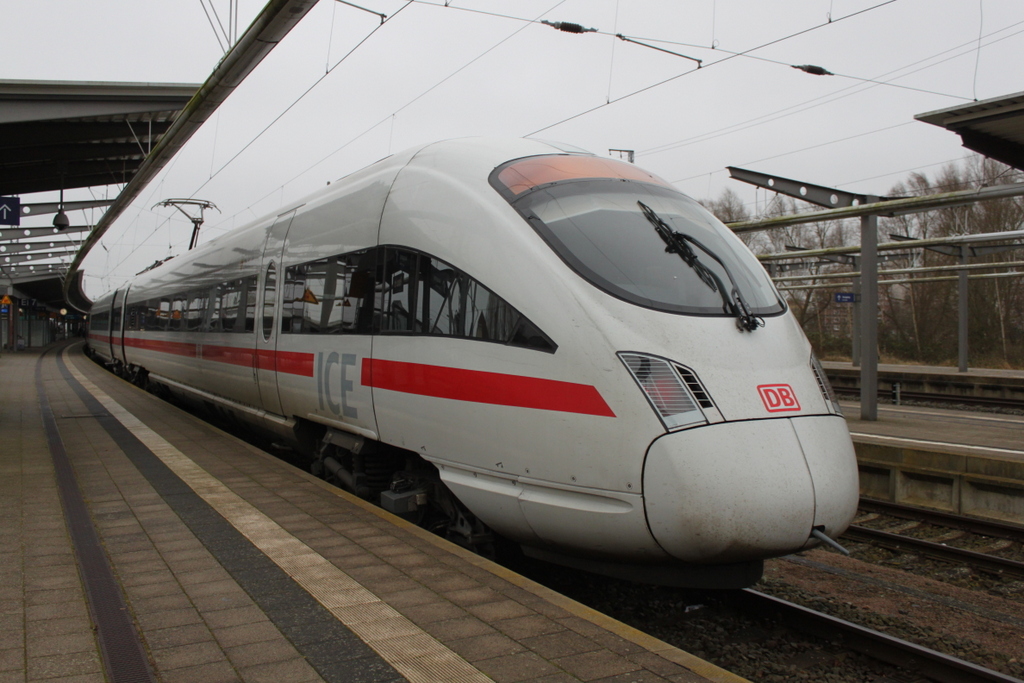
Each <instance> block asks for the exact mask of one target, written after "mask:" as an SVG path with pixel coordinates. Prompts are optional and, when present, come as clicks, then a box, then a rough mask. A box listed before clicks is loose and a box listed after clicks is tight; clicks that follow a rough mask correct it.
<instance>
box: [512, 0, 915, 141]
mask: <svg viewBox="0 0 1024 683" xmlns="http://www.w3.org/2000/svg"><path fill="white" fill-rule="evenodd" d="M896 1H897V0H885V1H884V2H881V3H878V4H877V5H872V6H871V7H866V8H864V9H862V10H858V11H856V12H851V13H850V14H847V15H845V16H842V17H839V18H838V19H833V20H831V21H828V22H825V23H824V24H817V25H815V26H811V27H808V28H805V29H802V30H800V31H797V32H795V33H791V34H789V35H786V36H782V37H780V38H776V39H774V40H770V41H768V42H767V43H762V44H761V45H757V46H755V47H752V48H750V49H748V50H744V51H743V52H737V53H734V54H730V55H729V56H727V57H724V58H722V59H719V60H716V61H714V62H711V63H710V64H708V65H706V66H703V68H702V69H701V70H702V71H703V70H705V69H709V68H711V67H713V66H715V65H718V64H722V63H724V62H727V61H730V60H732V59H735V58H737V57H741V56H744V55H746V54H749V53H751V52H755V51H757V50H761V49H764V48H766V47H769V46H771V45H776V44H778V43H781V42H783V41H786V40H790V39H792V38H796V37H797V36H801V35H804V34H806V33H809V32H811V31H815V30H817V29H820V28H824V27H826V26H831V25H833V24H835V23H837V22H840V21H843V20H845V19H850V18H852V17H856V16H859V15H861V14H864V13H865V12H871V11H873V10H876V9H879V8H881V7H885V6H886V5H891V4H893V3H894V2H896ZM697 70H698V69H691V70H689V71H684V72H683V73H681V74H676V75H675V76H670V77H669V78H666V79H664V80H661V81H658V82H657V83H652V84H651V85H647V86H644V87H643V88H639V89H638V90H634V91H633V92H630V93H627V94H625V95H622V96H621V97H616V98H615V99H613V100H612V101H610V102H605V103H604V104H599V105H597V106H594V107H590V108H589V109H586V110H584V111H581V112H578V113H576V114H573V115H572V116H567V117H566V118H564V119H561V120H560V121H556V122H554V123H551V124H548V125H547V126H544V127H543V128H538V129H537V130H535V131H533V132H532V133H528V134H527V135H525V136H524V137H533V136H534V135H537V134H538V133H543V132H544V131H546V130H550V129H551V128H555V127H557V126H560V125H562V124H563V123H568V122H569V121H573V120H575V119H578V118H580V117H581V116H586V115H587V114H591V113H593V112H595V111H597V110H599V109H604V108H605V107H609V106H611V105H613V104H617V103H618V102H622V101H624V100H627V99H630V98H632V97H635V96H636V95H640V94H641V93H645V92H647V91H649V90H653V89H655V88H658V87H661V86H662V85H665V84H666V83H671V82H673V81H676V80H678V79H680V78H682V77H684V76H688V75H690V74H692V73H694V72H695V71H697Z"/></svg>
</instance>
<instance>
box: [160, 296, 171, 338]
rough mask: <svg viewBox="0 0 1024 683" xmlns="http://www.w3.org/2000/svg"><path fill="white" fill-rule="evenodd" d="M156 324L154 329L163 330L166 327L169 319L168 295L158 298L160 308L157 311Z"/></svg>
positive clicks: (169, 303)
mask: <svg viewBox="0 0 1024 683" xmlns="http://www.w3.org/2000/svg"><path fill="white" fill-rule="evenodd" d="M156 315H157V326H156V329H157V330H159V331H161V332H162V331H164V330H166V329H167V325H168V324H169V323H170V320H171V299H170V297H163V298H162V299H160V310H159V312H157V314H156Z"/></svg>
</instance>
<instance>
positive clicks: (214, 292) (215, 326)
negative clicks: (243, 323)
mask: <svg viewBox="0 0 1024 683" xmlns="http://www.w3.org/2000/svg"><path fill="white" fill-rule="evenodd" d="M224 286H225V285H217V286H216V287H214V288H213V289H211V290H210V322H209V324H207V326H206V329H207V330H208V331H210V332H220V329H221V326H220V325H221V323H220V311H221V298H220V295H221V290H222V289H223V288H224Z"/></svg>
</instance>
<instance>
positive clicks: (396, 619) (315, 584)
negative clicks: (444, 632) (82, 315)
mask: <svg viewBox="0 0 1024 683" xmlns="http://www.w3.org/2000/svg"><path fill="white" fill-rule="evenodd" d="M65 366H66V367H67V369H68V371H69V372H70V374H71V375H72V376H73V377H74V378H75V380H77V382H78V383H79V384H80V385H81V386H82V387H83V388H84V390H85V391H87V392H88V393H89V394H91V395H92V397H94V400H96V401H97V402H98V403H99V404H100V405H102V406H103V408H105V409H106V411H107V412H109V413H110V415H112V416H113V417H114V418H115V419H116V420H117V421H118V422H119V423H120V424H121V425H123V427H124V428H125V429H127V430H128V431H129V432H130V433H131V435H132V436H133V437H134V438H135V439H137V440H138V441H139V442H140V443H141V444H142V445H144V446H145V447H146V448H147V449H148V450H149V451H150V452H151V453H152V454H153V455H155V456H156V457H157V458H159V460H160V461H161V462H162V463H163V464H164V465H166V467H167V468H169V469H170V471H171V472H173V473H174V474H175V475H176V476H177V477H178V478H179V479H180V480H181V481H182V482H183V483H184V484H186V485H187V486H188V487H189V488H190V489H191V490H192V491H194V492H195V493H196V494H197V495H198V496H199V497H200V498H202V499H203V500H204V501H205V502H206V503H207V504H208V505H209V506H210V507H211V508H213V510H215V511H216V512H217V513H219V515H221V516H222V517H223V518H224V519H225V520H227V522H228V523H230V524H231V526H232V527H234V528H235V529H237V530H238V531H239V532H240V533H241V534H242V535H243V536H245V538H247V539H248V540H249V541H250V542H251V543H252V544H253V545H254V546H255V547H256V548H258V549H259V550H260V551H261V552H262V553H263V554H264V555H266V557H268V558H269V559H270V560H272V561H273V562H274V564H276V565H277V566H278V567H280V568H281V569H282V570H284V571H285V572H286V573H287V574H288V576H290V577H291V578H292V579H293V580H294V581H296V582H297V583H298V584H299V585H300V586H301V587H302V588H303V589H305V591H307V592H308V593H309V595H311V596H313V598H315V599H316V600H317V602H318V603H319V604H320V605H322V606H323V607H324V608H326V609H327V610H328V611H330V613H331V614H333V615H334V616H335V617H336V618H337V619H338V620H339V621H340V622H341V623H343V624H344V625H345V626H346V627H348V629H350V630H351V631H352V632H353V633H355V634H356V635H358V636H359V637H360V639H361V640H362V641H363V642H365V643H366V644H367V645H369V646H370V647H371V648H373V650H374V651H376V652H377V653H378V654H379V655H380V656H381V657H382V658H383V659H384V660H385V661H386V662H388V663H389V664H390V665H391V666H392V667H394V668H395V670H397V671H398V672H399V673H401V675H402V676H404V677H405V678H406V679H407V680H409V681H412V682H413V683H420V682H422V683H434V682H436V681H439V680H444V681H453V682H463V681H464V682H466V683H471V682H480V683H484V682H486V681H490V680H491V679H490V678H489V677H487V676H486V675H484V674H483V673H481V672H480V671H479V670H478V669H476V668H475V667H473V666H472V665H470V664H469V663H468V662H466V660H464V659H463V658H462V657H460V656H459V655H458V654H456V653H455V652H452V651H451V650H450V649H448V648H447V647H446V646H445V645H444V644H443V643H441V642H440V641H438V640H437V639H435V638H434V637H432V636H430V635H429V634H427V633H426V632H424V631H423V630H422V629H420V628H419V627H418V626H416V625H415V624H413V623H412V622H411V621H409V620H408V619H407V618H406V617H405V616H403V615H402V614H401V613H399V612H397V611H396V610H394V609H393V608H392V607H390V606H389V605H387V604H386V603H384V602H383V601H381V600H380V599H379V598H378V597H377V596H375V595H374V594H373V593H371V592H369V591H367V590H366V589H365V588H363V587H362V586H361V585H360V584H359V583H358V582H356V581H355V580H353V579H352V578H351V577H349V576H348V575H347V574H345V573H344V572H343V571H341V570H340V569H338V568H337V567H335V566H334V565H333V564H331V563H330V562H329V561H328V560H326V559H325V558H323V557H322V556H320V555H319V554H318V553H316V552H315V551H314V550H313V549H311V548H310V547H309V546H307V545H306V544H305V543H303V542H302V541H300V540H299V539H297V538H295V537H294V536H292V535H291V534H290V533H289V532H287V531H286V530H284V529H283V528H281V527H280V526H279V525H278V524H277V523H276V522H274V521H273V520H271V519H270V518H269V517H267V516H266V515H264V514H263V513H262V512H260V511H259V510H258V509H256V508H255V507H254V506H252V505H250V504H249V503H248V502H246V501H245V500H244V499H242V498H241V497H239V496H238V495H237V494H235V493H234V492H232V491H231V490H230V489H228V487H226V486H225V485H224V484H222V483H221V482H220V481H218V480H217V479H216V478H215V477H213V476H211V475H210V474H209V473H207V472H206V471H205V470H204V469H203V468H201V467H200V466H199V465H197V464H196V463H195V462H193V461H192V460H191V459H189V458H188V457H187V456H186V455H185V454H183V453H182V452H181V451H179V450H178V449H176V448H175V447H174V446H173V445H171V444H170V443H169V442H167V441H166V440H164V439H163V438H162V437H161V436H160V435H158V434H157V433H156V432H154V431H153V430H152V429H150V428H149V427H147V426H146V425H144V424H143V423H142V422H141V421H139V420H138V419H137V418H136V417H135V416H134V415H132V414H131V413H129V412H128V411H127V410H125V409H124V408H123V407H121V405H120V404H119V403H117V402H116V401H115V400H113V399H112V398H111V397H110V396H108V395H107V394H106V393H105V392H103V391H102V390H101V389H99V387H97V386H96V385H95V384H93V383H92V382H91V381H90V380H89V379H88V378H87V377H86V376H85V375H83V374H82V373H81V372H80V371H79V370H78V369H77V368H76V367H75V366H74V364H73V362H72V363H65Z"/></svg>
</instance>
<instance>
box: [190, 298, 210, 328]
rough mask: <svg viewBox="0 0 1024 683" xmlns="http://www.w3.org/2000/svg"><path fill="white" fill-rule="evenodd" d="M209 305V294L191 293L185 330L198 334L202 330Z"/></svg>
mask: <svg viewBox="0 0 1024 683" xmlns="http://www.w3.org/2000/svg"><path fill="white" fill-rule="evenodd" d="M208 303H209V294H208V293H207V291H206V290H201V291H198V292H189V295H188V310H187V311H186V313H185V329H186V330H187V331H189V332H198V331H199V330H200V329H201V328H202V326H203V318H204V317H205V315H206V307H207V305H208Z"/></svg>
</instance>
